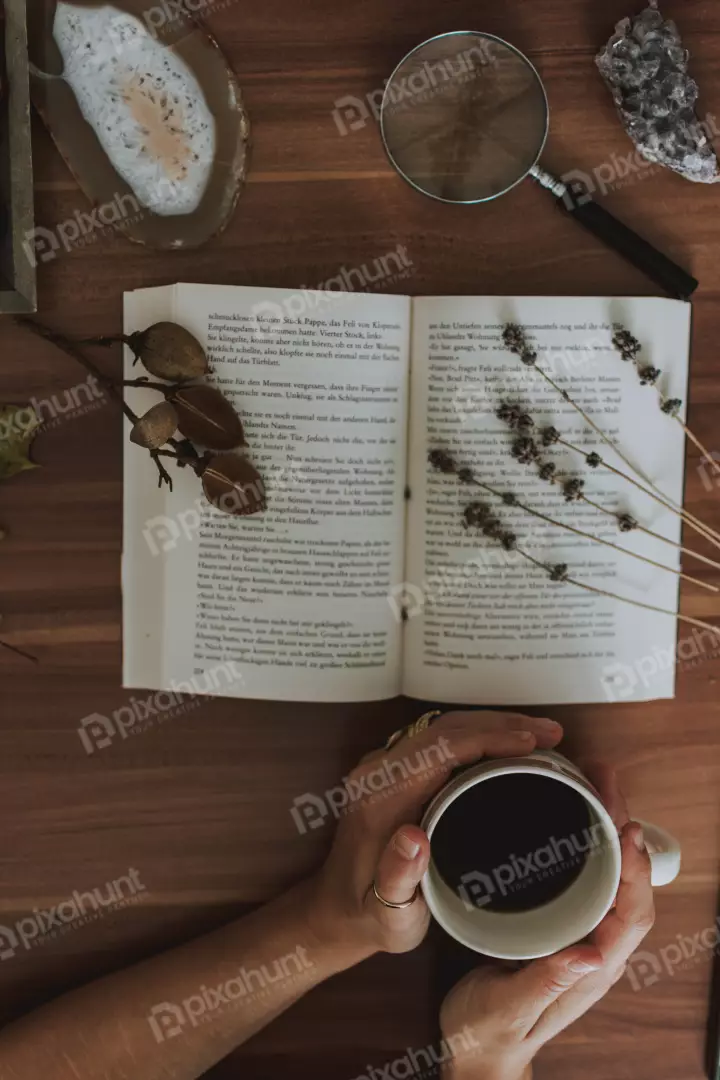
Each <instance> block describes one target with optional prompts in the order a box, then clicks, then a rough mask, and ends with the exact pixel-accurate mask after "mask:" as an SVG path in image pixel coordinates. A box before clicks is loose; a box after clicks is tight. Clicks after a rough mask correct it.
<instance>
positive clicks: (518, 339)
mask: <svg viewBox="0 0 720 1080" xmlns="http://www.w3.org/2000/svg"><path fill="white" fill-rule="evenodd" d="M502 338H503V342H504V344H505V347H506V348H507V349H509V351H510V352H512V353H515V354H516V355H517V356H519V357H520V359H521V360H522V362H523V363H524V364H525V365H526V366H527V367H531V368H533V370H534V371H536V372H537V374H538V375H540V376H542V378H543V379H545V381H546V382H547V383H548V384H549V385H550V386H552V388H553V390H555V392H556V393H558V394H559V395H560V397H561V398H562V399H563V400H564V401H566V402H567V403H568V405H572V407H573V409H575V410H576V411H577V412H578V413H580V415H581V416H582V418H583V420H584V421H585V422H586V423H587V424H589V425H590V427H591V428H592V429H593V431H595V432H596V434H598V435H599V436H600V438H601V439H602V440H603V442H605V443H607V445H608V446H611V447H612V449H613V450H614V451H615V453H616V454H617V455H618V457H619V458H620V460H621V461H624V462H625V464H626V465H627V466H628V468H629V469H631V470H632V471H633V472H634V473H635V474H636V475H637V476H639V477H640V478H641V479H642V480H644V481H645V483H646V484H649V485H650V487H651V488H652V489H653V491H656V492H657V493H658V495H662V496H663V497H664V498H666V499H667V498H668V496H667V495H666V494H665V492H663V491H662V490H661V489H660V488H659V487H658V486H657V484H655V483H654V482H653V481H652V480H651V479H650V477H649V476H647V475H646V473H644V472H643V471H642V469H640V468H639V467H638V466H637V465H635V463H634V462H632V461H631V460H630V458H629V457H627V456H626V455H625V454H624V453H623V451H622V450H621V449H620V447H619V446H618V444H617V443H616V442H615V441H614V440H613V439H611V438H610V436H609V435H607V434H606V433H605V432H604V431H603V429H602V428H601V427H600V426H599V425H598V424H596V423H595V421H594V420H593V419H592V417H591V416H589V415H588V414H587V413H586V412H585V410H584V409H583V408H582V407H581V406H580V405H578V403H577V402H576V401H574V400H573V398H571V397H570V394H569V393H568V392H567V390H563V389H562V387H561V386H558V384H557V383H556V382H555V380H554V379H553V378H551V376H550V375H548V373H547V372H546V371H544V370H543V368H541V367H539V366H538V363H537V353H536V352H535V350H534V349H533V348H531V346H530V344H529V342H528V340H527V336H526V334H525V331H524V330H523V328H522V327H521V326H518V325H517V324H516V323H508V324H507V325H506V327H505V329H504V330H503V334H502ZM667 404H668V406H674V407H675V408H680V405H682V402H679V403H678V401H677V399H670V400H669V401H668V403H667ZM671 501H672V503H673V505H674V506H675V507H676V508H677V509H680V510H682V509H683V508H682V507H681V506H680V505H679V503H677V502H675V500H674V499H673V500H671ZM684 513H685V514H687V516H688V518H689V519H690V520H692V521H694V523H695V525H696V526H697V529H696V531H699V532H702V533H703V535H705V536H706V537H707V538H708V539H710V536H711V535H712V536H715V537H716V538H717V539H718V540H720V535H719V534H717V533H715V531H714V530H713V529H710V528H709V527H708V526H707V525H705V524H704V523H703V522H702V521H700V520H699V519H698V518H696V517H695V516H694V515H693V514H690V512H689V511H687V510H686V511H684Z"/></svg>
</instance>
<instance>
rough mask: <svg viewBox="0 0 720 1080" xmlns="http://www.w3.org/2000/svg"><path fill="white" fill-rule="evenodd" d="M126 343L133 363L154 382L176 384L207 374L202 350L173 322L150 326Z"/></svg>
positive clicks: (188, 333)
mask: <svg viewBox="0 0 720 1080" xmlns="http://www.w3.org/2000/svg"><path fill="white" fill-rule="evenodd" d="M128 344H129V345H130V348H131V349H132V351H133V352H134V353H135V358H136V360H140V361H141V362H142V364H143V366H144V367H146V368H147V370H148V371H149V372H150V374H151V375H154V376H155V377H156V378H158V379H168V380H169V381H170V382H179V381H181V380H184V379H199V378H201V377H202V376H203V375H206V374H207V371H208V360H207V356H206V355H205V350H204V349H203V347H202V345H201V344H200V342H199V341H198V340H197V338H194V337H193V336H192V334H191V333H190V332H189V331H188V330H186V329H185V327H184V326H178V325H177V323H171V322H159V323H154V324H153V325H152V326H149V327H148V328H147V330H139V331H138V332H137V333H136V334H131V335H130V338H129V339H128Z"/></svg>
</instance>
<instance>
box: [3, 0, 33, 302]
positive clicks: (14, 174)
mask: <svg viewBox="0 0 720 1080" xmlns="http://www.w3.org/2000/svg"><path fill="white" fill-rule="evenodd" d="M2 13H3V12H2V2H1V0H0V14H2ZM0 54H1V55H0V314H4V313H7V314H22V313H26V312H30V311H35V309H36V301H35V266H34V263H33V261H32V260H31V259H29V258H28V257H27V254H26V252H25V248H24V246H23V245H24V243H25V241H26V239H27V237H28V236H31V235H32V232H33V174H32V148H31V142H30V98H29V93H28V58H27V31H26V16H25V0H5V4H4V20H0Z"/></svg>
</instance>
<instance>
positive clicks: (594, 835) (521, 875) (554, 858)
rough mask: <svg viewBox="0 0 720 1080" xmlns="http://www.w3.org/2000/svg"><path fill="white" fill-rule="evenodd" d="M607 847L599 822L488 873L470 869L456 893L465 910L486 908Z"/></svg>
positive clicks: (579, 862) (580, 864) (578, 863)
mask: <svg viewBox="0 0 720 1080" xmlns="http://www.w3.org/2000/svg"><path fill="white" fill-rule="evenodd" d="M606 847H607V834H606V832H605V827H604V826H603V824H602V823H601V822H596V823H595V824H594V825H590V826H588V828H586V829H583V831H582V832H581V833H580V834H577V833H574V834H573V835H572V836H566V837H562V838H561V839H559V840H558V839H557V837H555V836H551V837H549V838H548V842H547V844H544V845H543V846H542V847H539V848H537V849H536V850H535V851H530V852H528V853H527V854H526V855H515V854H512V855H510V857H509V860H508V862H505V863H501V864H500V865H499V866H496V867H495V868H494V869H493V870H492V871H491V872H490V873H489V874H486V873H481V872H480V871H478V870H471V871H469V872H468V873H467V874H463V876H462V877H461V879H460V882H461V884H460V886H459V888H458V895H459V897H460V899H461V900H462V902H463V905H464V906H465V908H466V910H467V911H475V910H476V909H477V908H484V907H487V906H488V904H492V903H493V900H494V899H495V897H497V896H501V897H507V896H514V895H515V894H517V893H520V892H523V891H524V890H525V889H529V888H531V887H532V886H533V885H536V884H537V883H538V882H540V881H547V880H548V879H549V878H552V877H556V876H557V874H560V873H564V872H565V871H567V870H569V869H571V868H572V867H574V866H582V865H583V863H585V862H586V860H587V859H588V858H589V857H591V856H593V855H596V854H597V853H598V852H599V851H602V850H603V849H604V848H606Z"/></svg>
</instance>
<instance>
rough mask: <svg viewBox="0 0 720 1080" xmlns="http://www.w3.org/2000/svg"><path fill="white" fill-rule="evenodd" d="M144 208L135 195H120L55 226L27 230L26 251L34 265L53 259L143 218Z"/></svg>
mask: <svg viewBox="0 0 720 1080" xmlns="http://www.w3.org/2000/svg"><path fill="white" fill-rule="evenodd" d="M142 213H143V211H142V207H141V206H140V203H139V202H138V200H137V199H136V198H135V196H134V195H132V194H130V193H128V194H126V195H120V194H117V195H115V197H114V198H113V199H111V201H110V202H107V203H104V204H103V205H102V206H96V207H95V208H94V209H93V210H91V211H89V212H83V211H81V210H76V211H75V213H74V214H73V215H72V217H69V218H67V219H66V220H65V221H62V222H60V224H59V225H56V226H55V228H54V229H47V228H45V227H44V226H42V225H38V226H37V227H36V228H34V229H30V230H29V231H28V232H26V233H25V239H24V241H23V250H24V252H25V255H26V256H27V259H28V262H29V263H30V265H31V266H33V267H36V266H37V265H38V263H48V262H52V260H53V259H56V258H57V257H58V256H59V255H61V254H62V253H63V252H66V253H67V252H70V251H72V249H73V248H79V247H86V246H87V245H88V244H94V243H95V241H96V240H97V239H98V238H99V237H100V236H101V235H102V234H103V232H104V231H105V230H106V229H109V228H111V227H113V226H115V227H117V226H118V225H121V224H125V225H128V224H130V223H131V222H132V221H133V220H139V219H140V217H142Z"/></svg>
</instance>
